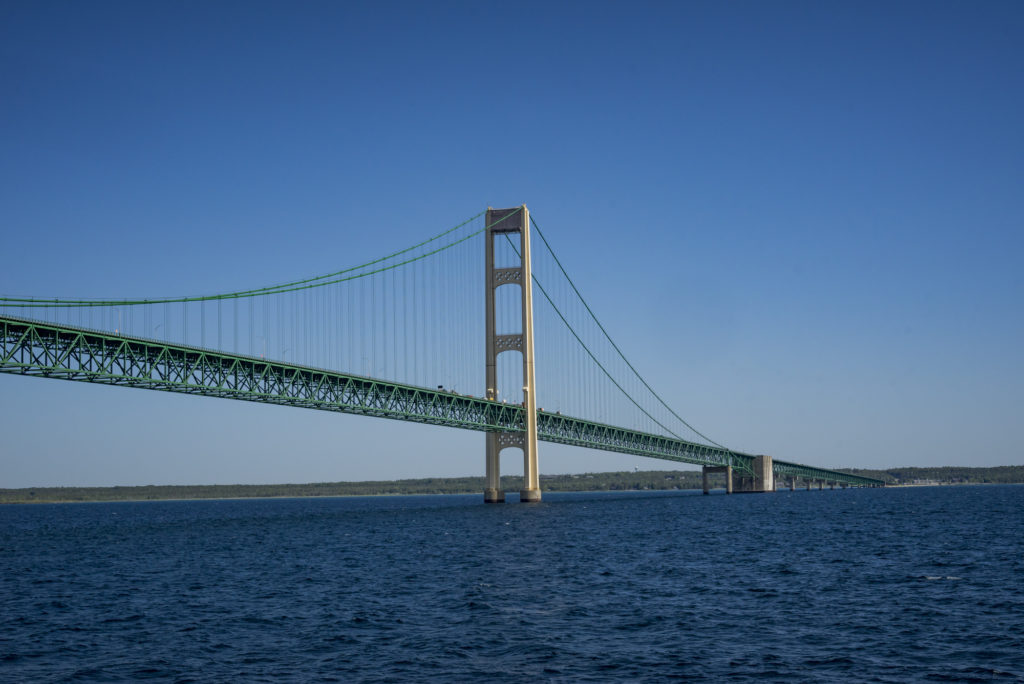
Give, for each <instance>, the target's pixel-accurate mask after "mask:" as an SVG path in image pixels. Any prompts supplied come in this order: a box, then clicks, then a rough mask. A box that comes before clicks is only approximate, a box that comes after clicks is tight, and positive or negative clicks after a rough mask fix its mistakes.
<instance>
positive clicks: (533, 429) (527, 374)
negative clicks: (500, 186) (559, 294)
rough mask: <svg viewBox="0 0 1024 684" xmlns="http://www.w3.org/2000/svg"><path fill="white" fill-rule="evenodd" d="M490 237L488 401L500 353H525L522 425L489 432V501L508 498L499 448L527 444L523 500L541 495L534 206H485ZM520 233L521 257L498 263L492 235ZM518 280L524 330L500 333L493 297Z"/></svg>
mask: <svg viewBox="0 0 1024 684" xmlns="http://www.w3.org/2000/svg"><path fill="white" fill-rule="evenodd" d="M485 221H486V223H485V225H486V226H487V234H486V236H485V240H484V242H485V243H486V280H487V283H486V288H487V290H486V297H485V299H486V300H487V323H486V328H487V333H486V334H487V340H486V363H487V393H486V398H487V400H488V401H494V402H496V401H498V354H500V353H502V352H506V351H518V352H520V353H521V354H522V355H523V384H522V388H523V404H522V429H521V430H513V431H509V432H489V433H487V456H486V463H487V477H486V480H487V484H486V488H485V489H484V501H485V502H486V503H500V502H503V501H504V500H505V494H504V492H502V491H501V472H500V459H499V454H500V453H501V450H502V449H504V448H505V447H509V446H514V447H519V448H520V449H522V450H523V489H522V490H520V492H519V500H520V501H521V502H523V503H535V502H538V501H540V499H541V497H540V473H539V471H538V464H537V390H536V377H535V373H534V363H533V273H532V271H531V266H530V212H529V210H528V209H527V208H526V205H525V204H524V205H522V206H521V207H514V208H512V209H490V208H488V209H487V214H486V219H485ZM514 233H518V234H519V255H520V263H519V265H518V266H512V267H496V266H495V263H494V241H495V240H496V239H504V238H505V237H506V236H510V235H511V234H514ZM503 285H518V286H519V289H520V293H521V303H522V328H521V332H518V333H512V334H501V335H499V334H498V331H497V324H496V315H495V299H496V296H495V295H496V293H497V290H498V288H499V287H501V286H503Z"/></svg>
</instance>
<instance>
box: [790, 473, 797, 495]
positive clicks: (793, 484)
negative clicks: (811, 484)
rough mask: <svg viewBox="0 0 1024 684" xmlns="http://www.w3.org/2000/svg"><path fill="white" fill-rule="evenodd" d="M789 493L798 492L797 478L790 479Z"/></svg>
mask: <svg viewBox="0 0 1024 684" xmlns="http://www.w3.org/2000/svg"><path fill="white" fill-rule="evenodd" d="M789 491H791V492H793V491H796V478H795V477H791V478H789Z"/></svg>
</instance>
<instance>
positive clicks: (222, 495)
mask: <svg viewBox="0 0 1024 684" xmlns="http://www.w3.org/2000/svg"><path fill="white" fill-rule="evenodd" d="M843 472H848V473H853V474H855V475H863V476H866V477H874V478H878V479H880V480H885V482H886V483H888V484H1015V483H1024V466H999V467H995V468H961V467H941V468H891V469H889V470H858V469H847V470H844V471H843ZM711 478H712V479H711V484H712V486H713V487H716V488H720V487H723V486H724V476H723V475H712V476H711ZM540 479H541V489H542V490H543V491H546V492H584V491H631V490H670V489H700V488H701V486H702V484H701V472H700V471H699V470H676V471H665V470H646V471H639V472H630V471H624V472H616V473H584V474H581V475H541V476H540ZM502 486H503V487H504V489H505V491H508V492H516V491H519V489H520V488H521V487H522V478H520V477H515V476H508V477H503V478H502ZM483 488H484V478H483V477H444V478H442V477H430V478H420V479H415V480H390V481H386V480H385V481H371V482H313V483H308V484H270V485H146V486H139V487H29V488H23V489H0V504H5V503H71V502H84V501H156V500H174V499H238V498H272V497H306V496H381V495H394V494H476V493H480V492H482V491H483Z"/></svg>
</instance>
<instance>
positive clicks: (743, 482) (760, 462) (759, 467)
mask: <svg viewBox="0 0 1024 684" xmlns="http://www.w3.org/2000/svg"><path fill="white" fill-rule="evenodd" d="M736 491H737V492H774V491H775V472H774V471H773V470H772V457H771V456H755V457H754V476H753V477H750V476H749V475H744V476H743V477H741V478H740V482H739V486H738V487H737V488H736Z"/></svg>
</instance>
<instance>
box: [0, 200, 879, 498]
mask: <svg viewBox="0 0 1024 684" xmlns="http://www.w3.org/2000/svg"><path fill="white" fill-rule="evenodd" d="M534 235H536V237H537V238H539V240H538V241H537V245H536V248H535V246H534V245H533V244H532V240H533V237H534ZM481 242H482V243H483V245H481ZM535 294H536V295H537V296H536V298H535V296H534V295H535ZM535 301H536V304H535ZM0 372H3V373H13V374H21V375H29V376H35V377H42V378H55V379H64V380H74V381H78V382H91V383H101V384H108V385H119V386H123V387H136V388H143V389H151V390H161V391H165V392H178V393H184V394H194V395H199V396H207V397H220V398H226V399H241V400H245V401H254V402H261V403H267V404H280V405H285V406H296V407H302V408H311V409H320V410H326V411H336V412H340V413H349V414H357V415H364V416H374V417H378V418H390V419H393V420H403V421H412V422H418V423H426V424H430V425H438V426H445V427H453V428H460V429H466V430H476V431H480V432H483V433H485V449H484V464H485V472H486V485H485V491H484V500H485V501H487V502H489V503H497V502H501V501H504V500H505V495H504V491H503V490H502V487H501V479H500V460H499V455H500V453H501V451H503V450H504V449H506V448H518V449H520V450H521V451H522V453H523V462H524V468H523V474H524V484H523V489H522V490H521V491H520V500H521V501H524V502H532V501H540V499H541V491H540V483H539V469H538V448H537V444H538V441H544V442H554V443H558V444H567V445H573V446H581V447H589V448H592V449H602V450H606V451H613V452H618V453H624V454H635V455H640V456H647V457H650V458H657V459H664V460H670V461H678V462H681V463H688V464H694V465H700V466H703V469H704V491H705V493H707V491H708V486H709V485H708V483H709V479H708V476H709V474H711V473H719V472H720V473H724V474H725V483H726V489H727V491H728V492H729V493H732V492H733V491H743V492H770V491H775V489H776V486H777V483H786V484H788V486H789V488H790V489H793V488H795V487H796V486H797V483H798V482H799V483H801V484H803V485H806V487H807V488H808V489H810V488H811V487H812V486H814V485H815V484H816V485H817V487H818V488H819V489H820V488H822V487H823V486H824V485H826V484H827V485H829V486H830V487H831V488H834V487H835V486H836V485H839V486H841V487H848V486H855V487H865V486H866V487H878V486H882V485H883V482H882V481H881V480H876V479H873V478H868V477H863V476H859V475H855V474H850V473H844V472H840V471H834V470H828V469H824V468H816V467H813V466H809V465H802V464H798V463H792V462H789V461H784V460H780V459H778V458H773V457H772V456H768V455H760V454H750V453H745V452H741V451H736V450H733V449H730V448H728V447H726V446H724V445H723V444H721V443H719V442H717V441H714V440H712V439H710V438H709V437H707V436H706V435H704V434H702V433H701V432H699V431H697V430H696V429H695V428H694V427H693V426H691V425H690V424H689V423H688V422H687V421H686V420H685V419H683V417H681V416H680V415H679V414H678V413H677V412H676V411H675V410H673V409H672V408H671V406H670V405H669V404H668V403H667V402H666V401H665V400H664V399H663V398H662V396H661V395H660V394H658V393H657V392H656V391H655V389H654V388H653V387H652V386H651V384H649V383H648V381H647V380H646V379H645V378H644V377H642V376H641V374H640V373H639V372H638V371H637V369H636V367H635V366H634V365H633V363H631V362H630V361H629V360H628V358H627V357H626V355H625V353H624V352H623V351H622V349H621V348H620V347H619V345H618V344H616V343H615V341H614V340H613V339H612V337H611V336H610V334H609V333H608V331H607V330H606V328H605V327H604V325H602V323H601V322H600V320H599V319H598V317H597V315H596V314H595V313H594V310H593V309H592V308H591V306H590V305H589V304H588V302H587V301H586V300H585V299H584V297H583V295H582V294H581V293H580V291H579V289H578V288H577V287H576V284H575V282H574V281H573V280H572V278H570V276H569V274H568V272H567V271H566V269H565V268H564V267H563V265H562V262H561V261H560V260H559V259H558V257H557V256H556V254H555V252H554V250H553V248H552V247H551V244H550V243H549V242H548V240H547V239H546V237H545V236H544V233H543V232H542V231H541V229H540V226H539V225H538V224H537V222H536V220H534V219H533V218H532V217H531V216H530V213H529V210H528V209H527V208H526V206H525V205H523V206H520V207H513V208H510V209H488V210H486V211H484V212H481V213H479V214H477V215H476V216H473V217H471V218H469V219H467V220H466V221H463V222H462V223H459V224H457V225H455V226H454V227H451V228H449V229H447V230H444V231H442V232H440V233H438V234H436V235H434V236H432V237H430V238H428V239H426V240H424V241H422V242H419V243H417V244H414V245H412V246H410V247H406V248H404V249H401V250H399V251H397V252H393V253H391V254H389V255H387V256H384V257H381V258H379V259H375V260H372V261H369V262H366V263H363V264H359V265H356V266H351V267H348V268H346V269H343V270H340V271H335V272H331V273H327V274H323V275H319V276H315V277H311V278H305V279H301V280H294V281H290V282H285V283H280V284H277V285H270V286H264V287H260V288H254V289H248V290H239V291H234V292H225V293H215V294H207V295H188V296H176V297H161V298H142V299H139V298H135V299H126V298H122V299H99V298H88V299H87V298H76V297H46V298H43V297H37V296H3V297H0ZM537 378H540V381H539V382H538V381H537Z"/></svg>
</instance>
